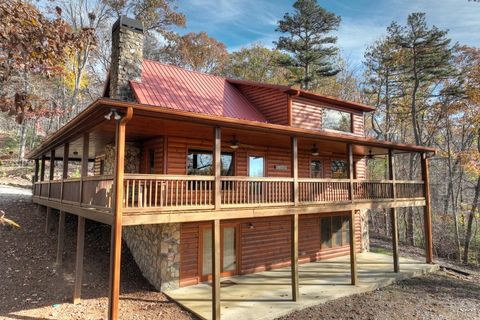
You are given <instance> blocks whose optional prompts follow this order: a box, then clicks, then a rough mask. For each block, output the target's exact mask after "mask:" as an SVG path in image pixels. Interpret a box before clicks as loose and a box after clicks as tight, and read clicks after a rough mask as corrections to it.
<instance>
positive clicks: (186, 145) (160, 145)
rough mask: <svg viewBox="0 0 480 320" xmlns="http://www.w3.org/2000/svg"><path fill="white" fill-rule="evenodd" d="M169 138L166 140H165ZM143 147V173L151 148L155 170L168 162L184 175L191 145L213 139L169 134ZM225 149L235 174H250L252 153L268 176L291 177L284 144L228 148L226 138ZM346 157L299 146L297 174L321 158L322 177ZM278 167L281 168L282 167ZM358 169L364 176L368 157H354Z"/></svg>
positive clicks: (304, 174)
mask: <svg viewBox="0 0 480 320" xmlns="http://www.w3.org/2000/svg"><path fill="white" fill-rule="evenodd" d="M165 141H166V142H165ZM165 143H166V152H165V153H164V152H163V151H164V144H165ZM143 146H144V147H143V149H142V153H141V154H142V158H141V164H140V169H141V171H140V172H142V173H149V172H148V171H146V170H148V162H149V158H148V157H149V154H148V153H149V150H150V149H152V148H153V149H154V150H155V172H153V173H158V174H161V173H164V169H163V168H164V167H165V166H166V167H167V169H166V173H167V174H178V175H183V174H186V173H187V153H188V149H197V150H207V151H208V150H210V151H211V150H212V148H213V145H212V141H211V140H206V139H195V138H182V137H166V138H158V139H155V140H151V141H149V142H147V143H144V145H143ZM222 152H231V153H233V154H234V162H235V167H234V168H235V169H234V175H235V176H247V175H248V157H249V156H254V155H255V156H264V157H265V162H266V163H265V165H266V170H265V172H266V175H267V176H268V177H279V178H281V177H290V176H291V152H290V150H288V149H287V150H286V149H284V148H278V147H261V146H256V147H253V146H251V147H249V148H239V149H237V150H235V151H234V150H233V149H231V148H229V146H228V143H227V142H223V145H222ZM338 159H343V160H346V156H344V157H340V156H331V157H327V156H312V155H311V151H310V150H309V149H299V152H298V176H299V178H309V177H310V161H312V160H320V161H322V164H323V178H331V177H332V171H331V170H332V165H331V162H332V160H338ZM278 168H281V170H279V169H278ZM355 172H356V178H358V179H365V178H366V177H365V159H360V158H356V159H355Z"/></svg>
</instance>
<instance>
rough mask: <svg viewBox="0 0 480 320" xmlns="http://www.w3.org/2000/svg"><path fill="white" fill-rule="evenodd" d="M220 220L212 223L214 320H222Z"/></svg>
mask: <svg viewBox="0 0 480 320" xmlns="http://www.w3.org/2000/svg"><path fill="white" fill-rule="evenodd" d="M220 241H221V236H220V220H218V219H217V220H213V221H212V319H213V320H219V319H220V268H221V265H220V255H221V251H220V248H221V245H220Z"/></svg>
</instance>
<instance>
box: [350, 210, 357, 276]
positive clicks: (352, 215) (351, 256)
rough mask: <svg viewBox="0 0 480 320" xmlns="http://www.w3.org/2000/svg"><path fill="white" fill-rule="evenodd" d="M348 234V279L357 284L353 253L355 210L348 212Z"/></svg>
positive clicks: (355, 260) (355, 257)
mask: <svg viewBox="0 0 480 320" xmlns="http://www.w3.org/2000/svg"><path fill="white" fill-rule="evenodd" d="M348 224H349V232H350V235H349V236H350V278H351V284H352V285H356V284H357V255H356V252H355V210H350V219H349V220H348Z"/></svg>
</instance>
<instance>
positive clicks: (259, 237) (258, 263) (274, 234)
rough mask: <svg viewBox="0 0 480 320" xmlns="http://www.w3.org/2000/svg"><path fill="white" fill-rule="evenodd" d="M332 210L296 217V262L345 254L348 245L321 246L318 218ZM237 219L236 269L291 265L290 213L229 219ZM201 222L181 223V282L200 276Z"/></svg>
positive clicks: (358, 224)
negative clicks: (297, 228) (297, 230)
mask: <svg viewBox="0 0 480 320" xmlns="http://www.w3.org/2000/svg"><path fill="white" fill-rule="evenodd" d="M339 214H340V215H346V214H347V213H346V212H340V213H335V214H315V215H307V216H301V217H300V220H299V262H300V263H306V262H311V261H317V260H321V259H328V258H333V257H336V256H340V255H348V254H349V250H350V247H349V246H348V245H347V246H339V247H334V248H324V249H321V247H320V246H321V238H320V218H321V217H325V216H331V215H339ZM225 223H227V224H232V223H238V225H239V229H238V230H240V231H239V232H240V236H239V237H238V239H239V241H240V243H239V244H237V251H238V255H237V257H238V259H237V261H238V264H239V265H238V272H239V273H240V274H247V273H253V272H261V271H265V270H271V269H276V268H281V267H285V266H289V265H290V231H291V230H290V217H275V218H258V219H243V220H228V221H226V222H225ZM201 225H202V223H195V222H192V223H183V224H182V226H181V233H180V286H182V287H184V286H188V285H192V284H197V283H199V282H200V280H199V274H198V273H199V261H200V254H201V252H200V246H199V237H200V234H199V232H200V231H199V230H200V226H201ZM360 230H361V222H360V214H359V213H358V212H357V214H356V215H355V234H356V239H355V240H356V249H357V250H356V251H357V252H360V251H361V249H360V245H361V231H360Z"/></svg>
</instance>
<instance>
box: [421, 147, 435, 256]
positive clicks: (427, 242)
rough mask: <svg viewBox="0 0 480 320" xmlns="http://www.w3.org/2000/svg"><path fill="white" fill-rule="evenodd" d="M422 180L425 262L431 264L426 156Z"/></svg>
mask: <svg viewBox="0 0 480 320" xmlns="http://www.w3.org/2000/svg"><path fill="white" fill-rule="evenodd" d="M422 178H423V192H424V196H425V207H424V208H423V214H424V218H423V224H424V227H425V251H426V262H427V263H433V240H432V208H431V206H430V173H429V161H428V157H427V154H425V153H423V154H422Z"/></svg>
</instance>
